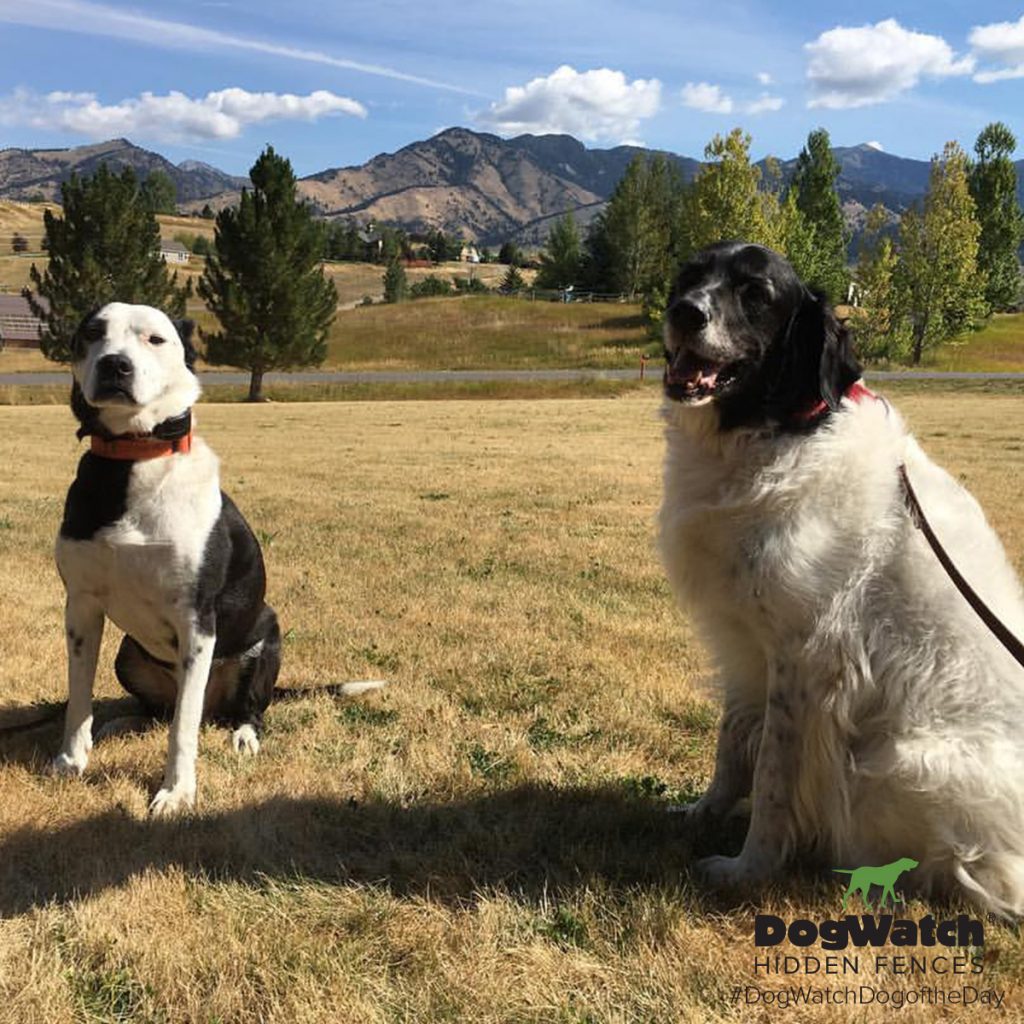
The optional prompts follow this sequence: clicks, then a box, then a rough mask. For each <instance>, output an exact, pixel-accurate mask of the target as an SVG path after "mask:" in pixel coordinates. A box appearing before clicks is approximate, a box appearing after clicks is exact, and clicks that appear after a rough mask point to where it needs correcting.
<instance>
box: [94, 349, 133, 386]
mask: <svg viewBox="0 0 1024 1024" xmlns="http://www.w3.org/2000/svg"><path fill="white" fill-rule="evenodd" d="M133 369H134V367H133V366H132V361H131V360H130V359H129V358H128V357H127V356H126V355H122V354H121V353H120V352H118V353H116V354H114V355H111V356H104V357H103V358H102V359H100V361H99V362H98V363H97V364H96V373H97V374H98V376H99V378H100V380H110V381H122V382H123V381H126V380H128V378H129V377H131V375H132V371H133Z"/></svg>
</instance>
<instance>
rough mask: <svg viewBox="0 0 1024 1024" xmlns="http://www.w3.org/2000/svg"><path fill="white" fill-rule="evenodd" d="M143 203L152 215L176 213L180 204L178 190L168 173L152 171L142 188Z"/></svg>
mask: <svg viewBox="0 0 1024 1024" xmlns="http://www.w3.org/2000/svg"><path fill="white" fill-rule="evenodd" d="M140 192H141V193H142V201H143V202H144V203H145V204H146V209H148V210H149V212H150V213H168V214H172V213H174V212H175V209H176V207H177V203H178V190H177V188H175V186H174V182H173V181H172V180H171V176H170V175H169V174H168V173H167V172H166V171H160V170H156V171H150V172H149V176H148V177H147V178H146V180H145V181H144V182H143V183H142V186H141V188H140Z"/></svg>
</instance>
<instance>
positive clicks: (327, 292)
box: [199, 146, 338, 401]
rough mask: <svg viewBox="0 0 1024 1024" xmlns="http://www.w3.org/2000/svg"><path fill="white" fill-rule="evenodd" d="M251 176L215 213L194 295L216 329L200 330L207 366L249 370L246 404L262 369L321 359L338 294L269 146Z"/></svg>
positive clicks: (289, 176)
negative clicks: (232, 203) (230, 203)
mask: <svg viewBox="0 0 1024 1024" xmlns="http://www.w3.org/2000/svg"><path fill="white" fill-rule="evenodd" d="M249 178H250V179H251V181H252V185H253V187H252V190H251V191H250V190H249V189H248V188H245V189H242V196H241V199H240V200H239V204H238V206H237V207H234V208H226V209H224V210H222V211H221V212H220V213H219V214H218V215H217V224H216V231H215V235H214V250H213V252H212V253H211V255H210V257H209V259H208V260H207V263H206V269H205V270H204V271H203V276H202V278H201V279H200V282H199V294H200V295H201V296H202V298H203V299H204V300H205V301H206V304H207V305H208V306H209V307H210V310H211V311H212V312H213V314H214V315H215V316H216V317H217V320H218V321H219V322H220V327H221V330H220V331H218V332H216V333H209V334H207V333H206V332H204V337H205V340H206V358H207V361H208V362H211V363H214V364H226V365H228V366H238V367H242V368H244V369H247V370H249V372H250V374H251V376H250V382H249V400H250V401H259V400H260V399H261V398H262V388H263V375H264V374H265V373H266V372H267V371H268V370H278V369H289V368H292V367H297V366H310V365H317V364H319V363H321V362H323V359H324V356H325V355H326V353H327V332H328V330H329V329H330V326H331V323H332V321H333V320H334V315H335V311H336V309H337V304H338V297H337V293H336V292H335V289H334V284H333V283H332V282H331V281H330V280H329V279H327V278H325V277H324V274H323V270H322V268H321V266H320V256H321V248H322V238H321V233H320V231H319V229H318V228H317V225H316V223H315V221H314V220H313V216H312V213H311V212H310V209H309V207H308V206H307V205H306V204H305V203H301V202H299V201H298V200H297V198H296V183H295V174H294V173H293V171H292V166H291V163H289V161H288V160H286V159H285V158H284V157H280V156H278V155H277V154H276V153H275V152H274V149H273V147H271V146H268V147H267V148H266V149H265V150H264V151H263V152H262V153H261V154H260V156H259V158H258V159H257V160H256V163H255V164H253V166H252V169H251V170H250V171H249Z"/></svg>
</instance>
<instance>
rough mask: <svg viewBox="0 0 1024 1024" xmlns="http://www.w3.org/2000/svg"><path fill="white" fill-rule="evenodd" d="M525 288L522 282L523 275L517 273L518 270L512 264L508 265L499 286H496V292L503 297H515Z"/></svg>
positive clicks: (524, 283)
mask: <svg viewBox="0 0 1024 1024" xmlns="http://www.w3.org/2000/svg"><path fill="white" fill-rule="evenodd" d="M525 287H526V282H525V281H524V280H523V275H522V274H520V273H519V268H518V267H517V266H516V265H515V264H514V263H510V264H509V266H508V270H506V271H505V276H504V277H503V278H502V279H501V284H500V285H498V291H499V292H501V293H502V294H503V295H515V294H516V293H517V292H521V291H522V290H523V289H524V288H525Z"/></svg>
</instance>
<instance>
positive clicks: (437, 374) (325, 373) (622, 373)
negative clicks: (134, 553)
mask: <svg viewBox="0 0 1024 1024" xmlns="http://www.w3.org/2000/svg"><path fill="white" fill-rule="evenodd" d="M660 372H661V371H660V368H659V367H658V366H657V365H655V366H651V367H649V368H648V370H647V373H648V376H654V377H657V376H658V375H659V374H660ZM637 373H638V371H637V370H636V369H631V370H330V371H329V370H322V371H316V372H314V373H268V374H267V375H266V376H265V377H264V383H266V384H433V383H437V382H439V381H444V382H448V383H451V382H453V381H471V382H477V381H504V380H523V381H525V380H579V379H581V378H584V379H585V378H597V379H603V380H630V379H633V378H635V377H636V376H637ZM865 376H866V377H867V378H868V379H869V380H1024V372H1022V373H939V372H936V371H934V370H900V371H892V372H890V371H882V370H880V371H877V372H875V371H872V372H869V373H867V374H865ZM199 379H200V381H202V383H203V384H206V385H214V384H248V383H249V375H248V374H247V373H202V374H200V375H199ZM70 380H71V377H70V375H69V374H68V373H67V372H63V373H61V372H56V373H0V385H9V384H20V385H23V386H26V387H43V386H45V385H54V384H56V385H61V384H68V383H70Z"/></svg>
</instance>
